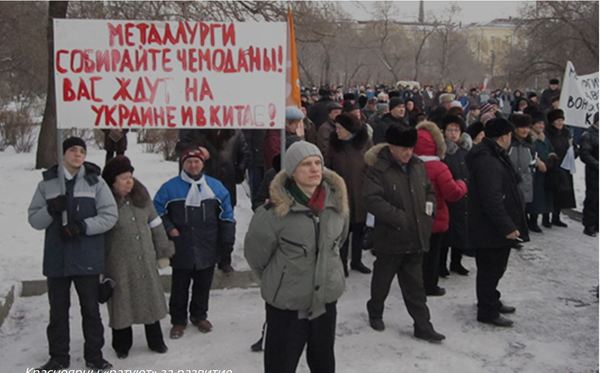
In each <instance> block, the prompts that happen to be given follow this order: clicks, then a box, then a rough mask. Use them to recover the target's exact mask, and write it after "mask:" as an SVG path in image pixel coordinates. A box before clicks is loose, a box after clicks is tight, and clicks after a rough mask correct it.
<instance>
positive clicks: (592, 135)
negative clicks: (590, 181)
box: [579, 126, 598, 175]
mask: <svg viewBox="0 0 600 373" xmlns="http://www.w3.org/2000/svg"><path fill="white" fill-rule="evenodd" d="M579 156H580V157H581V161H582V162H583V163H585V172H586V174H587V173H593V172H596V175H598V127H597V126H591V127H590V128H588V129H586V130H585V132H584V133H583V134H582V135H581V138H580V139H579Z"/></svg>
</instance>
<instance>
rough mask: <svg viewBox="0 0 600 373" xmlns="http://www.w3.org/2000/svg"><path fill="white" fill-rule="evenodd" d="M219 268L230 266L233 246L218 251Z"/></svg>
mask: <svg viewBox="0 0 600 373" xmlns="http://www.w3.org/2000/svg"><path fill="white" fill-rule="evenodd" d="M219 252H220V255H219V268H223V266H226V265H231V253H233V246H231V247H230V248H227V249H219Z"/></svg>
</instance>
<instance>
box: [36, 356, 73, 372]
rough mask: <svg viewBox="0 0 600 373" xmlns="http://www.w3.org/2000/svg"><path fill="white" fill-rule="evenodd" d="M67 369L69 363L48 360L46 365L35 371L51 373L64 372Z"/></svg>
mask: <svg viewBox="0 0 600 373" xmlns="http://www.w3.org/2000/svg"><path fill="white" fill-rule="evenodd" d="M68 368H69V363H66V364H65V363H62V362H60V361H58V360H56V359H50V360H48V361H47V362H46V364H44V365H42V366H41V367H39V368H37V369H36V370H37V371H40V372H44V373H51V372H52V373H53V372H59V371H61V370H65V369H68Z"/></svg>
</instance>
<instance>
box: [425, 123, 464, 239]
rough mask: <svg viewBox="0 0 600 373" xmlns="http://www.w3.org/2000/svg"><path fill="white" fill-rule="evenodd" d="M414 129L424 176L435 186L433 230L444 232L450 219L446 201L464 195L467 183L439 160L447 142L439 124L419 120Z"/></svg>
mask: <svg viewBox="0 0 600 373" xmlns="http://www.w3.org/2000/svg"><path fill="white" fill-rule="evenodd" d="M417 130H418V131H419V137H418V140H417V144H416V145H415V149H414V152H415V154H416V155H417V156H418V157H419V158H420V159H421V160H422V161H423V162H424V163H425V169H426V170H427V177H428V178H429V181H430V182H431V185H433V189H434V190H435V198H436V205H435V206H436V209H435V215H434V217H435V219H434V221H433V227H432V233H442V232H446V231H447V230H448V225H449V221H450V216H449V213H448V205H447V204H446V202H456V201H458V200H460V199H461V198H463V197H464V196H465V194H467V185H466V184H465V182H464V181H463V180H454V178H453V177H452V173H451V172H450V169H449V168H448V166H447V165H446V164H445V163H444V162H442V159H444V157H445V156H446V142H445V141H444V136H443V135H442V132H441V131H440V129H439V128H438V126H437V125H436V124H435V123H433V122H421V124H419V125H418V126H417Z"/></svg>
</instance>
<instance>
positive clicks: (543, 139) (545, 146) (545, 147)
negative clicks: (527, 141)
mask: <svg viewBox="0 0 600 373" xmlns="http://www.w3.org/2000/svg"><path fill="white" fill-rule="evenodd" d="M531 140H532V141H533V149H534V151H535V154H536V156H537V158H538V159H539V160H540V161H542V162H544V164H545V165H546V172H541V171H539V170H537V169H535V170H534V173H533V200H532V201H531V203H528V204H527V206H526V207H527V212H528V213H530V214H546V213H548V212H552V210H553V195H552V189H551V186H550V184H549V182H548V181H547V177H548V175H549V174H550V172H552V169H553V168H554V167H558V165H557V164H556V154H555V153H554V148H553V147H552V144H551V143H550V140H548V137H547V136H546V135H545V134H544V133H543V132H542V133H541V134H540V135H536V134H535V132H533V131H531Z"/></svg>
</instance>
